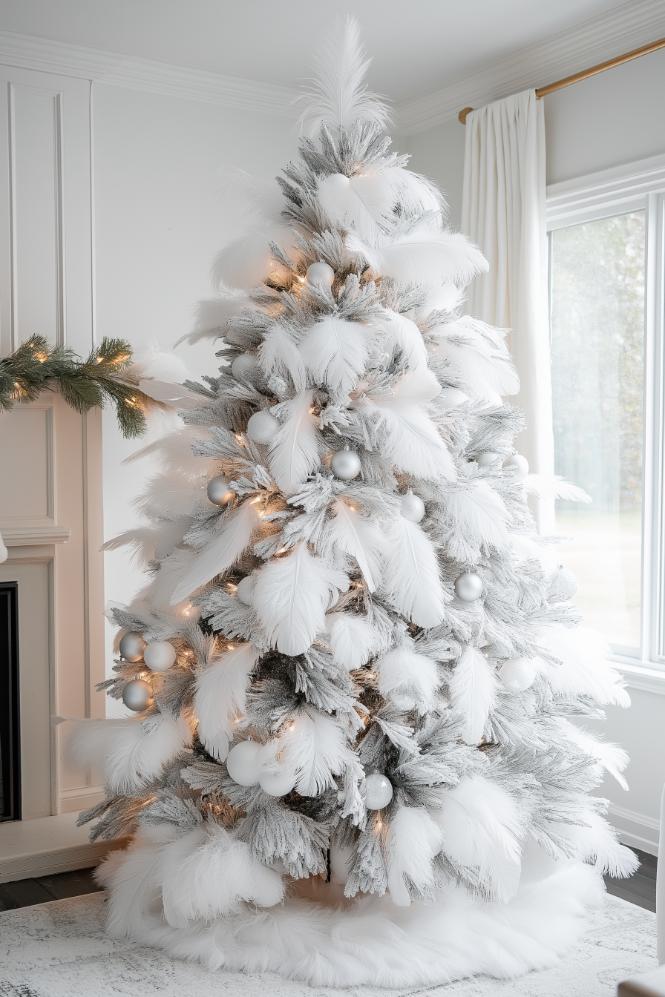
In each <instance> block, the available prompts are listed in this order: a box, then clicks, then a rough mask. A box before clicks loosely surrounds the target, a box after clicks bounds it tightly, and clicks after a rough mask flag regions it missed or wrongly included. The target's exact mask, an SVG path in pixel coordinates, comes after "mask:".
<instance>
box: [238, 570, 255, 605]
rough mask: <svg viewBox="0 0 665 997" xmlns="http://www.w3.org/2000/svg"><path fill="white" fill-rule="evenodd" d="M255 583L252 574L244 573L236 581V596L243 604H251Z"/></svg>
mask: <svg viewBox="0 0 665 997" xmlns="http://www.w3.org/2000/svg"><path fill="white" fill-rule="evenodd" d="M255 585H256V579H255V577H254V575H245V577H244V578H242V579H241V580H240V581H239V582H238V587H237V588H236V596H237V598H238V600H239V602H242V604H243V605H244V606H251V605H252V596H253V594H254V586H255Z"/></svg>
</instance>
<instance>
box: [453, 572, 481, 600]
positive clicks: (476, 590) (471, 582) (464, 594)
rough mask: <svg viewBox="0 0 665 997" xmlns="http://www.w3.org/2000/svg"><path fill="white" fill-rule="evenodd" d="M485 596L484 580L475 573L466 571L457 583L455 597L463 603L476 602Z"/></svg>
mask: <svg viewBox="0 0 665 997" xmlns="http://www.w3.org/2000/svg"><path fill="white" fill-rule="evenodd" d="M482 594H483V580H482V578H481V577H480V575H477V574H476V572H475V571H464V572H463V573H462V574H461V575H460V576H459V578H458V579H457V580H456V582H455V595H456V596H457V598H458V599H461V600H462V602H475V601H476V599H480V597H481V595H482Z"/></svg>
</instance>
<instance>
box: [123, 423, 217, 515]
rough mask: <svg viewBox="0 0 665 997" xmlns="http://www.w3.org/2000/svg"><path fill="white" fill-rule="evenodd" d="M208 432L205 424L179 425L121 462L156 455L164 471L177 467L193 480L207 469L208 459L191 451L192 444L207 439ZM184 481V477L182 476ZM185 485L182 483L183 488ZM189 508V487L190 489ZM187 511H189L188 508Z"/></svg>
mask: <svg viewBox="0 0 665 997" xmlns="http://www.w3.org/2000/svg"><path fill="white" fill-rule="evenodd" d="M209 437H210V433H209V430H208V427H207V426H196V425H194V426H182V425H181V426H179V427H178V428H177V429H175V430H173V431H172V432H170V433H165V434H164V436H160V437H159V439H157V440H153V441H152V443H147V444H146V445H145V446H143V447H139V449H138V450H134V451H132V453H130V454H129V456H127V457H125V458H124V460H123V464H133V463H134V462H135V461H137V460H142V459H143V458H144V457H156V458H157V460H159V461H160V463H161V465H162V466H163V468H164V470H165V471H168V470H169V469H177V473H178V475H179V476H184V475H188V476H189V477H190V478H193V479H194V480H195V481H197V479H198V480H200V477H201V475H203V474H205V473H206V472H207V470H208V466H209V461H207V460H206V459H205V458H204V457H200V456H199V455H198V454H195V453H194V452H193V447H194V444H195V443H197V442H199V443H200V442H201V441H202V440H207V439H208V438H209ZM183 482H184V477H183ZM184 487H185V485H184V483H183V488H184ZM190 508H191V489H190ZM188 511H190V510H189V509H188Z"/></svg>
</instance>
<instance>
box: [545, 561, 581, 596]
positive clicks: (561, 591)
mask: <svg viewBox="0 0 665 997" xmlns="http://www.w3.org/2000/svg"><path fill="white" fill-rule="evenodd" d="M576 592H577V579H576V578H575V575H574V574H573V572H572V571H571V570H570V568H565V567H564V566H563V565H560V567H559V568H558V569H557V570H556V572H555V573H554V575H553V577H552V578H551V579H550V589H549V595H550V598H551V599H555V600H557V601H559V602H562V601H564V600H565V599H572V598H573V596H574V595H575V593H576Z"/></svg>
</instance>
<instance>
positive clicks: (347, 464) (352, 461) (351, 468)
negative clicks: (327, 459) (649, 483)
mask: <svg viewBox="0 0 665 997" xmlns="http://www.w3.org/2000/svg"><path fill="white" fill-rule="evenodd" d="M331 467H332V470H333V474H334V475H335V477H336V478H341V480H342V481H351V480H352V479H353V478H357V477H358V475H359V474H360V467H361V465H360V457H359V456H358V454H357V453H356V452H355V450H338V451H337V453H336V454H335V456H334V457H333V459H332V463H331Z"/></svg>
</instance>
